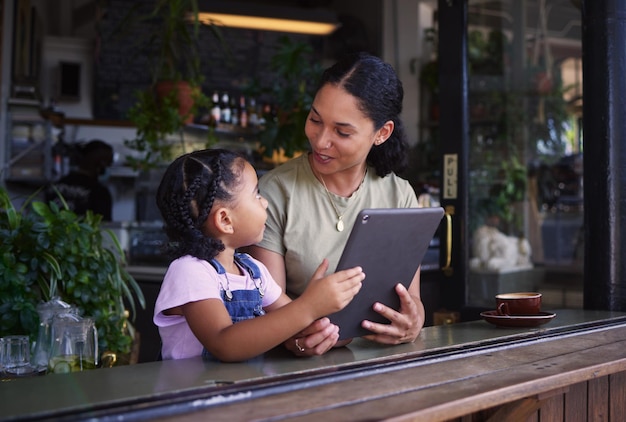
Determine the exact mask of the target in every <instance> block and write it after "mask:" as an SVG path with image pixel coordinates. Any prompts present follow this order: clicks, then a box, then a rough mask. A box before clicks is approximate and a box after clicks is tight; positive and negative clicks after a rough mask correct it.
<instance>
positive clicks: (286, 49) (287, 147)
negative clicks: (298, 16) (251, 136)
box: [259, 37, 321, 158]
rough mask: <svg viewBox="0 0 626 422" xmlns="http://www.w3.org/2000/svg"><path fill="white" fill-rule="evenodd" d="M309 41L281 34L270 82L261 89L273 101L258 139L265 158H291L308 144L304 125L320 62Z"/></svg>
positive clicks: (311, 100) (272, 64) (273, 58)
mask: <svg viewBox="0 0 626 422" xmlns="http://www.w3.org/2000/svg"><path fill="white" fill-rule="evenodd" d="M312 54H313V48H312V47H311V45H310V44H309V43H305V42H298V41H293V40H291V39H290V38H288V37H281V38H280V40H279V49H278V51H277V52H276V54H274V56H272V58H271V61H270V66H271V68H272V70H273V71H274V72H275V77H274V83H273V85H272V86H271V87H267V88H265V89H264V91H265V92H267V93H268V94H269V95H270V96H271V97H272V98H273V100H274V101H275V103H276V109H277V110H276V113H275V114H274V115H265V116H263V117H264V118H265V122H266V123H265V127H264V129H263V130H262V131H261V133H260V135H259V138H260V143H261V148H262V150H263V154H264V155H265V156H266V157H274V158H276V156H277V155H283V156H285V157H293V156H294V154H296V153H297V152H298V151H303V150H305V149H306V148H307V147H308V140H307V138H306V136H305V134H304V124H305V123H306V118H307V116H308V114H309V109H310V108H311V104H312V103H313V97H314V95H315V89H316V88H317V81H318V80H319V77H320V75H321V65H320V64H319V63H317V62H314V61H313V60H312V57H311V56H312Z"/></svg>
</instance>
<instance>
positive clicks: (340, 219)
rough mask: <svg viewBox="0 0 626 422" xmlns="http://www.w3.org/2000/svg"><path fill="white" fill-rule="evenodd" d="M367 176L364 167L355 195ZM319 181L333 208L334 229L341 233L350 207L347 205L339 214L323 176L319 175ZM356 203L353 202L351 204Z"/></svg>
mask: <svg viewBox="0 0 626 422" xmlns="http://www.w3.org/2000/svg"><path fill="white" fill-rule="evenodd" d="M366 175H367V166H365V171H364V172H363V179H361V183H359V187H358V188H356V191H355V192H356V194H357V195H358V193H359V190H360V188H361V186H362V185H363V182H364V181H365V176H366ZM320 180H321V181H322V185H324V190H325V191H326V195H327V196H328V200H329V201H330V205H332V206H333V210H335V214H337V224H336V225H335V227H336V228H337V231H338V232H342V231H343V229H344V228H345V227H344V225H343V216H344V215H345V214H346V212H347V211H348V209H349V208H350V205H352V204H350V205H348V206H347V207H346V209H345V210H343V213H342V214H339V210H338V209H337V206H336V205H335V201H333V197H332V195H331V194H330V191H329V190H328V188H327V187H326V182H324V176H322V175H321V174H320ZM354 202H356V201H353V203H354Z"/></svg>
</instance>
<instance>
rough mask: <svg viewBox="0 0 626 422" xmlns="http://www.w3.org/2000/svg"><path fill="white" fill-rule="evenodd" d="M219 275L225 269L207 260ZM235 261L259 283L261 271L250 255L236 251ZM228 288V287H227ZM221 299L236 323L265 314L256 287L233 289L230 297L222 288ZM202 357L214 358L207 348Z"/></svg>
mask: <svg viewBox="0 0 626 422" xmlns="http://www.w3.org/2000/svg"><path fill="white" fill-rule="evenodd" d="M209 262H210V263H211V265H213V267H214V268H215V270H216V271H217V273H218V274H219V275H220V276H221V275H224V277H225V276H226V270H225V269H224V267H223V266H222V264H220V263H219V262H218V261H217V259H212V260H211V261H209ZM235 262H236V263H237V264H238V265H239V266H240V267H241V268H243V269H244V270H246V271H247V272H248V274H250V277H252V279H253V280H255V284H258V285H259V286H260V285H261V271H260V270H259V267H258V266H257V265H256V264H255V263H254V262H253V261H252V258H251V257H250V255H248V254H245V253H236V254H235ZM227 288H228V287H227ZM221 293H222V300H223V301H224V306H226V310H227V311H228V314H229V315H230V318H231V319H232V321H233V324H236V323H237V322H239V321H243V320H246V319H251V318H254V317H257V316H261V315H264V314H265V311H264V310H263V296H262V294H261V292H260V290H259V288H258V287H257V288H256V289H254V290H235V291H232V292H230V298H229V296H228V295H227V291H226V290H222V292H221ZM202 357H203V358H205V359H210V360H216V359H215V358H214V357H213V356H212V355H211V353H209V351H208V350H206V349H203V350H202Z"/></svg>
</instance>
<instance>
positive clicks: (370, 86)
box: [248, 53, 424, 355]
mask: <svg viewBox="0 0 626 422" xmlns="http://www.w3.org/2000/svg"><path fill="white" fill-rule="evenodd" d="M402 99H403V89H402V84H401V82H400V80H399V79H398V77H397V75H396V73H395V71H394V70H393V68H392V67H391V66H390V65H389V64H387V63H385V62H383V61H382V60H380V59H379V58H377V57H374V56H371V55H368V54H364V53H359V54H353V55H350V56H348V57H346V58H345V59H344V60H342V61H340V62H338V63H336V64H335V65H334V66H332V67H330V68H329V69H327V70H326V71H325V72H324V73H323V75H322V80H321V83H320V87H319V89H318V91H317V93H316V95H315V98H314V100H313V104H312V106H311V110H310V112H309V116H308V118H307V122H306V125H305V133H306V136H307V138H308V140H309V143H310V145H311V152H309V153H308V154H303V155H302V156H300V157H297V158H294V159H292V160H290V161H289V162H287V163H285V164H283V165H282V166H280V167H277V168H276V169H274V170H272V171H270V172H268V173H267V174H265V175H264V176H263V177H262V178H261V180H260V181H259V185H260V186H259V187H260V191H261V192H262V193H263V195H264V196H265V197H266V198H268V201H269V206H268V210H267V211H268V220H267V223H266V230H265V234H264V237H263V240H262V241H261V242H260V243H258V244H257V245H255V246H253V247H251V248H250V249H248V251H249V252H250V253H251V254H252V255H253V256H254V257H255V258H257V259H259V260H260V261H261V262H263V263H264V264H265V265H266V266H267V268H268V269H269V271H270V273H271V274H272V275H273V277H274V278H275V280H276V281H277V282H278V283H279V284H280V285H281V286H282V287H283V288H284V289H286V291H287V293H288V294H290V295H292V296H298V295H299V294H301V293H302V292H303V291H304V288H305V287H306V283H307V280H310V279H311V276H312V274H313V273H314V271H315V269H316V267H317V265H319V262H320V261H321V260H322V259H323V258H328V260H329V268H335V266H336V265H337V262H338V260H339V258H340V255H341V252H342V251H343V247H344V245H345V243H346V241H347V238H348V236H349V233H350V230H351V228H352V224H353V222H354V221H355V218H356V215H357V213H358V212H359V211H360V210H361V209H363V208H408V207H417V206H418V203H417V198H416V195H415V192H414V190H413V188H412V187H411V186H410V185H409V183H408V182H407V181H406V180H403V179H401V178H399V177H398V176H396V174H395V173H397V172H400V171H402V170H403V169H404V168H405V167H406V165H407V149H408V145H407V143H406V139H405V133H404V128H403V126H402V122H401V120H400V118H399V115H400V113H401V111H402ZM366 276H367V275H366ZM396 291H397V293H398V296H399V297H400V303H401V306H400V309H399V311H395V310H394V309H392V308H389V307H387V306H385V305H384V304H381V303H376V304H375V305H374V310H375V311H376V312H378V313H380V314H381V315H383V316H384V317H385V318H386V319H388V320H389V321H390V322H391V324H376V323H373V322H371V321H363V323H362V325H363V327H364V328H366V329H368V330H370V331H372V335H370V336H367V338H369V339H371V340H374V341H377V342H380V343H385V344H399V343H406V342H411V341H413V340H415V338H416V337H417V336H418V334H419V332H420V330H421V328H422V326H423V324H424V306H423V304H422V301H421V298H420V283H419V270H418V271H417V272H416V274H415V277H414V278H413V281H412V282H411V285H410V286H409V289H408V290H407V289H405V288H404V287H403V286H402V285H400V284H398V286H397V287H396ZM332 327H334V326H333V325H332V324H331V323H330V321H329V320H328V318H323V319H321V320H319V321H317V323H316V324H314V325H312V326H311V327H309V329H307V330H305V331H303V332H301V333H300V334H299V335H298V336H297V337H298V340H299V341H298V344H299V345H300V346H301V348H303V349H305V350H306V352H308V353H309V354H311V355H313V354H320V353H321V352H323V351H324V350H327V348H328V343H329V342H332V337H330V335H329V333H331V332H332ZM316 330H317V331H316ZM344 344H345V343H344Z"/></svg>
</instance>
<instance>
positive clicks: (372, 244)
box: [329, 208, 443, 340]
mask: <svg viewBox="0 0 626 422" xmlns="http://www.w3.org/2000/svg"><path fill="white" fill-rule="evenodd" d="M442 217H443V208H378V209H364V210H362V211H361V212H360V213H359V215H358V216H357V219H356V221H355V223H354V226H353V227H352V231H351V232H350V236H349V237H348V242H347V243H346V246H345V248H344V250H343V253H342V255H341V258H340V259H339V264H338V265H337V271H339V270H344V269H347V268H352V267H356V266H360V267H362V268H363V271H364V272H365V279H364V280H363V286H362V287H361V290H360V291H359V293H358V294H357V295H356V296H355V297H354V299H352V301H351V302H350V303H349V304H348V306H346V307H345V308H344V309H342V310H341V311H339V312H336V313H334V314H331V315H329V318H330V320H331V321H332V322H333V323H334V324H336V325H338V326H339V339H340V340H342V339H346V338H352V337H360V336H363V335H367V334H372V332H371V331H369V330H366V329H364V328H362V327H361V321H363V320H364V319H367V320H370V321H373V322H379V323H383V324H385V323H386V324H388V323H389V320H387V319H386V318H384V317H383V316H381V315H380V314H378V313H377V312H375V311H374V310H373V309H372V305H373V304H374V302H380V303H383V304H385V305H387V306H389V307H391V308H394V309H396V310H397V309H399V307H400V298H399V297H398V294H397V293H396V291H395V286H396V285H397V284H398V283H402V284H403V285H404V286H405V287H407V288H408V287H409V285H410V284H411V281H412V280H413V276H414V275H415V272H416V271H417V268H418V267H419V266H420V264H421V262H422V259H423V258H424V255H425V254H426V250H427V249H428V245H429V244H430V242H431V240H432V238H433V236H434V234H435V231H436V230H437V228H438V227H439V223H440V222H441V218H442Z"/></svg>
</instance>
